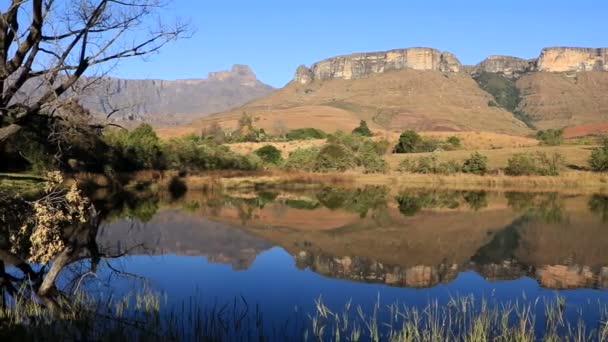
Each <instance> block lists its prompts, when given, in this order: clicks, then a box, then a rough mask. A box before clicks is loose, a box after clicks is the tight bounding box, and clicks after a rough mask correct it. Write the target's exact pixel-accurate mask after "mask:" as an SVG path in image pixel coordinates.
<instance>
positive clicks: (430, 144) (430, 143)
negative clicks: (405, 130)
mask: <svg viewBox="0 0 608 342" xmlns="http://www.w3.org/2000/svg"><path fill="white" fill-rule="evenodd" d="M441 145H442V143H441V141H439V140H437V139H435V138H422V141H421V142H420V144H419V145H418V146H417V147H416V150H415V152H433V151H436V150H437V149H438V148H439V146H441Z"/></svg>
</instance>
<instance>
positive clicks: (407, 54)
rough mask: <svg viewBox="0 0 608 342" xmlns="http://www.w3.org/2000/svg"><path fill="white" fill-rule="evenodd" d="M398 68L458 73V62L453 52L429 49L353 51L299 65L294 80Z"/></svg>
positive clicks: (363, 74)
mask: <svg viewBox="0 0 608 342" xmlns="http://www.w3.org/2000/svg"><path fill="white" fill-rule="evenodd" d="M401 69H413V70H434V71H440V72H460V71H461V70H462V64H461V63H460V61H459V60H458V59H457V58H456V57H455V56H454V55H453V54H451V53H449V52H441V51H439V50H436V49H432V48H408V49H397V50H389V51H380V52H366V53H355V54H350V55H343V56H336V57H332V58H328V59H324V60H322V61H320V62H316V63H314V64H313V65H312V67H311V68H307V67H306V66H303V65H302V66H300V67H298V69H297V70H296V75H295V78H294V81H296V82H298V83H301V84H306V83H310V82H312V81H315V80H328V79H345V80H350V79H358V78H364V77H369V76H371V75H373V74H378V73H383V72H387V71H391V70H401Z"/></svg>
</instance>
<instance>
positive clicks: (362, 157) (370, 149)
mask: <svg viewBox="0 0 608 342" xmlns="http://www.w3.org/2000/svg"><path fill="white" fill-rule="evenodd" d="M356 160H357V165H359V166H362V167H363V172H365V173H385V172H386V171H387V169H388V165H387V163H386V161H385V160H384V159H383V158H382V156H381V155H379V154H378V153H377V152H376V150H375V149H374V146H373V145H369V144H367V145H366V146H365V147H364V148H363V149H362V150H361V151H360V152H359V153H358V154H357V157H356Z"/></svg>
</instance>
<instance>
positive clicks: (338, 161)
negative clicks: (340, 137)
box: [315, 143, 356, 172]
mask: <svg viewBox="0 0 608 342" xmlns="http://www.w3.org/2000/svg"><path fill="white" fill-rule="evenodd" d="M355 165H356V162H355V154H354V153H353V151H352V150H350V149H349V148H347V147H346V146H344V145H341V144H336V143H329V144H326V145H325V146H323V148H321V150H320V151H319V154H318V155H317V158H316V161H315V170H316V171H322V172H327V171H346V170H348V169H352V168H354V167H355Z"/></svg>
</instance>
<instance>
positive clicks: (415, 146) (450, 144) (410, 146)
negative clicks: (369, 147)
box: [393, 130, 462, 153]
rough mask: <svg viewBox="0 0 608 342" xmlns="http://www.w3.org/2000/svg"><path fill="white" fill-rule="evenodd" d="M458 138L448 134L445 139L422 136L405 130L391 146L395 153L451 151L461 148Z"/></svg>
mask: <svg viewBox="0 0 608 342" xmlns="http://www.w3.org/2000/svg"><path fill="white" fill-rule="evenodd" d="M461 147H462V145H461V143H460V139H459V138H458V137H457V136H450V137H448V138H447V139H446V140H445V141H440V140H437V139H435V138H432V137H422V136H420V135H419V134H418V133H416V132H415V131H412V130H407V131H405V132H403V133H401V136H399V142H397V145H396V146H395V147H394V148H393V152H395V153H418V152H434V151H436V150H440V149H441V150H445V151H452V150H457V149H459V148H461Z"/></svg>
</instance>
